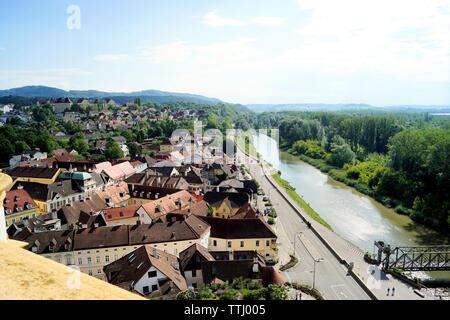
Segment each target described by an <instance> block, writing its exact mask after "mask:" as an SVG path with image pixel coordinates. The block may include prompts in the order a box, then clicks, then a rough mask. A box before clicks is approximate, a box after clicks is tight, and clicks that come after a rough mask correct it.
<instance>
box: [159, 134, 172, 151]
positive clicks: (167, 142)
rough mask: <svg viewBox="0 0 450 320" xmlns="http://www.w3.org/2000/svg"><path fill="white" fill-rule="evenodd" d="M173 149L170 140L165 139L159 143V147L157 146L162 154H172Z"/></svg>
mask: <svg viewBox="0 0 450 320" xmlns="http://www.w3.org/2000/svg"><path fill="white" fill-rule="evenodd" d="M173 149H174V145H173V143H172V141H170V139H168V138H166V139H164V140H163V142H161V144H160V146H159V151H160V152H163V153H170V152H172V151H173Z"/></svg>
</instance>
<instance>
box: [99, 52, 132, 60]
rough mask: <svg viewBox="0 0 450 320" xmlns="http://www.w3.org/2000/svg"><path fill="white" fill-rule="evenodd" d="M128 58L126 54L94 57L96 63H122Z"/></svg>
mask: <svg viewBox="0 0 450 320" xmlns="http://www.w3.org/2000/svg"><path fill="white" fill-rule="evenodd" d="M128 58H129V55H128V54H122V53H119V54H97V55H96V56H95V57H94V60H96V61H123V60H127V59H128Z"/></svg>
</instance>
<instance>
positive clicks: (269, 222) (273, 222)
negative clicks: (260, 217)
mask: <svg viewBox="0 0 450 320" xmlns="http://www.w3.org/2000/svg"><path fill="white" fill-rule="evenodd" d="M267 223H268V224H271V225H272V224H275V220H274V219H273V218H272V217H270V218H269V219H268V220H267Z"/></svg>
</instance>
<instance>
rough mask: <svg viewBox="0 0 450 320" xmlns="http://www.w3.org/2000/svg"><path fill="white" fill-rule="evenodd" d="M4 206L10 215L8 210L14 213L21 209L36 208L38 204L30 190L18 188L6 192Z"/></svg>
mask: <svg viewBox="0 0 450 320" xmlns="http://www.w3.org/2000/svg"><path fill="white" fill-rule="evenodd" d="M3 208H5V213H6V214H7V215H8V212H10V213H9V214H14V213H17V212H20V211H27V210H31V209H35V208H37V205H36V203H35V202H34V200H33V199H32V198H31V196H30V195H29V194H28V192H26V191H25V190H24V189H16V190H12V191H8V192H7V193H6V197H5V200H4V202H3ZM7 210H11V211H7ZM18 210H19V211H18Z"/></svg>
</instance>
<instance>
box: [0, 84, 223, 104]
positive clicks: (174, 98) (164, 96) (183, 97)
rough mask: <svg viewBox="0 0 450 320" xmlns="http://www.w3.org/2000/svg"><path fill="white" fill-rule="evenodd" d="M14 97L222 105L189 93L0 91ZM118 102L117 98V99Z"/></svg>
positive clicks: (43, 88)
mask: <svg viewBox="0 0 450 320" xmlns="http://www.w3.org/2000/svg"><path fill="white" fill-rule="evenodd" d="M7 96H16V97H46V98H62V97H69V98H88V99H97V98H110V97H113V99H114V97H117V98H118V97H122V98H123V99H120V100H123V101H124V102H129V101H133V100H134V98H136V97H140V98H141V100H142V101H143V102H160V103H162V102H178V101H179V102H196V103H213V104H215V103H222V101H220V100H219V99H216V98H208V97H205V96H201V95H196V94H190V93H177V92H165V91H159V90H144V91H136V92H128V93H127V92H104V91H97V90H70V91H66V90H62V89H58V88H52V87H46V86H26V87H21V88H13V89H7V90H0V97H7ZM114 100H115V99H114ZM118 100H119V98H118Z"/></svg>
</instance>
